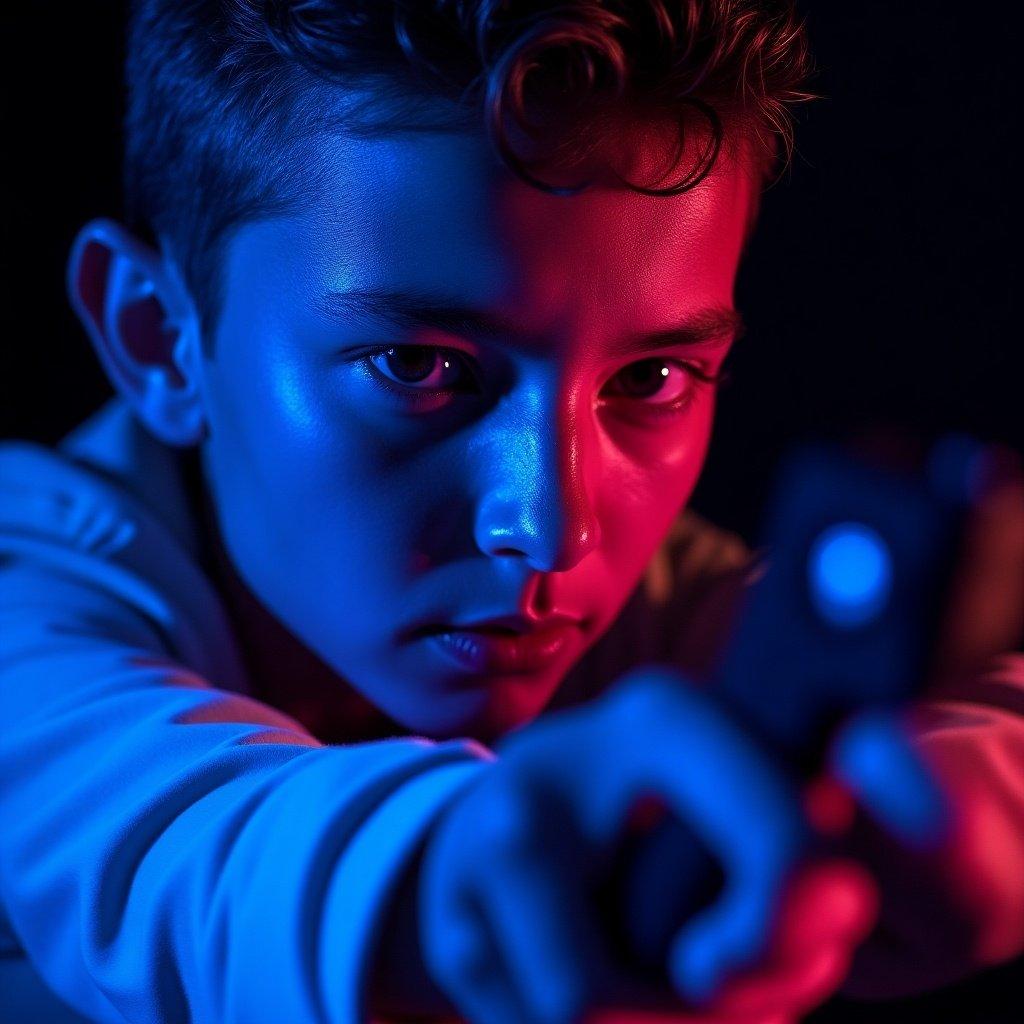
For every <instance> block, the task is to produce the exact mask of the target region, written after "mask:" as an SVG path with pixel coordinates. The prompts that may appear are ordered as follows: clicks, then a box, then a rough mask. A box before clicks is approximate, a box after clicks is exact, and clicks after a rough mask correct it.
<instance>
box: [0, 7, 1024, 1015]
mask: <svg viewBox="0 0 1024 1024" xmlns="http://www.w3.org/2000/svg"><path fill="white" fill-rule="evenodd" d="M1001 7H1002V9H1003V10H1005V9H1006V7H1003V6H1002V5H982V4H978V5H963V4H961V3H959V2H955V0H931V2H928V0H900V2H896V0H861V2H858V3H855V4H851V3H838V2H834V0H818V2H817V3H810V2H808V3H805V4H804V8H805V10H806V12H807V15H808V18H809V21H810V26H811V33H812V39H813V41H814V44H815V51H816V54H817V59H818V63H819V66H820V69H821V70H820V75H819V78H818V83H817V88H818V90H819V91H821V92H823V93H824V94H825V96H826V98H825V99H823V100H821V101H818V102H816V103H814V104H813V105H812V106H810V107H808V108H806V109H805V111H804V112H803V113H802V114H801V115H800V124H799V128H798V151H797V155H796V158H795V160H794V162H793V165H792V167H791V169H790V172H789V173H788V174H787V175H786V176H785V177H784V178H783V180H782V181H780V182H779V184H778V185H777V186H775V187H774V188H773V189H772V190H771V191H770V192H769V193H768V195H767V196H766V200H765V203H764V208H763V215H762V222H761V225H760V229H759V233H758V235H757V237H756V239H755V241H754V243H753V246H752V248H751V251H750V253H749V255H748V258H747V260H746V263H745V265H744V267H743V271H742V274H741V279H740V287H739V300H740V305H741V308H742V309H743V311H744V313H745V315H746V318H747V320H748V321H749V323H750V325H751V330H750V333H749V335H748V336H747V337H746V338H745V339H744V340H743V341H741V342H740V343H739V345H738V346H737V348H736V351H735V353H734V356H733V357H732V359H731V360H730V362H731V367H732V371H733V374H734V381H733V383H732V385H731V386H730V387H728V388H727V389H726V390H725V391H724V392H723V396H722V401H721V406H720V413H719V418H718V422H717V425H716V434H715V440H714V445H713V449H712V453H711V457H710V459H709V462H708V466H707V469H706V471H705V474H704V477H703V479H702V481H701V484H700V487H699V489H698V492H697V495H696V496H695V499H694V503H695V505H696V506H697V507H698V508H699V509H701V510H702V511H704V512H706V513H707V514H709V515H710V516H712V518H714V519H715V520H716V521H718V522H721V523H723V524H725V525H727V526H730V527H732V528H734V529H737V530H739V531H740V532H741V533H743V534H744V535H745V536H747V537H748V539H750V538H751V537H753V535H754V534H755V533H756V523H757V520H758V515H759V512H760V509H761V506H762V502H763V499H764V497H765V493H766V489H767V487H768V486H769V483H770V481H771V478H772V474H773V471H774V469H775V466H776V464H777V460H778V458H779V456H780V454H781V453H782V451H783V450H784V449H785V447H786V445H787V444H788V443H789V442H791V441H792V440H794V439H797V438H801V437H806V436H809V435H814V434H822V433H823V434H829V435H836V434H840V435H841V434H845V433H847V432H849V431H851V430H854V429H857V428H860V427H864V426H866V425H868V424H871V423H874V422H885V423H889V424H895V425H897V426H899V427H900V428H901V429H903V430H906V431H908V432H911V433H913V434H916V435H921V434H925V435H927V434H930V433H932V432H934V431H935V430H938V429H943V428H961V429H967V430H970V431H973V432H975V433H976V434H978V435H980V436H981V437H983V438H987V439H998V440H1002V441H1004V442H1008V443H1010V444H1012V445H1013V446H1014V447H1016V448H1017V449H1018V450H1024V400H1022V398H1021V387H1022V382H1024V358H1022V354H1021V346H1020V342H1019V339H1018V338H1017V331H1016V324H1015V320H1014V317H1013V311H1012V309H1011V303H1012V302H1013V299H1014V285H1015V284H1016V282H1017V281H1018V280H1019V276H1020V274H1019V270H1020V261H1019V250H1018V247H1017V245H1016V239H1015V238H1011V213H1012V212H1015V211H1014V206H1015V203H1014V200H1015V198H1016V191H1017V189H1018V188H1019V183H1018V180H1017V176H1016V171H1017V165H1016V164H1015V163H1014V162H1011V158H1010V156H1009V149H1010V147H1011V145H1012V144H1013V143H1014V142H1015V141H1016V138H1015V134H1016V133H1015V125H1014V123H1013V122H1012V121H1011V118H1012V117H1013V116H1014V114H1015V113H1016V109H1017V89H1016V82H1015V80H1014V77H1013V73H1014V68H1013V63H1014V58H1016V57H1017V56H1018V54H1017V52H1015V49H1014V47H1015V39H1014V32H1013V30H1012V27H1011V26H1009V25H1005V24H1002V23H1001V21H1000V15H999V11H1000V8H1001ZM121 23H122V5H121V4H120V3H115V2H110V0H103V2H95V0H94V2H92V3H88V4H60V5H53V4H41V3H36V4H19V5H17V6H16V7H15V5H8V6H6V7H5V13H4V15H3V25H4V33H5V39H6V41H7V48H6V49H7V57H8V59H7V60H5V61H4V73H5V74H6V75H7V81H6V87H5V119H6V122H7V123H6V129H5V132H4V135H5V137H6V139H7V140H8V141H9V143H13V145H9V146H8V147H7V157H6V161H5V163H6V165H7V170H8V172H9V175H10V178H9V183H8V191H7V196H6V198H7V201H6V202H5V203H4V212H5V222H4V231H5V240H6V241H5V245H4V249H3V282H4V289H5V290H4V301H3V316H4V324H3V328H4V330H3V343H2V346H0V359H2V362H0V436H21V437H29V438H34V439H38V440H43V441H48V442H49V441H54V440H56V439H57V438H58V437H60V435H61V434H63V433H64V432H65V431H66V430H67V429H69V428H70V427H71V426H73V425H74V424H75V423H77V422H78V421H79V420H80V419H81V418H82V417H83V416H84V415H86V414H87V413H88V412H89V411H90V410H91V409H93V408H94V407H95V406H96V405H98V404H99V402H100V401H102V399H103V398H104V397H105V395H106V394H107V393H108V391H107V386H106V384H105V382H104V380H103V377H102V375H101V373H100V371H99V369H98V367H97V366H96V364H95V362H94V359H93V356H92V355H91V353H90V350H89V348H88V346H87V344H86V342H85V339H84V336H83V335H82V333H81V331H80V330H79V328H78V326H77V324H76V322H75V320H74V318H73V317H72V315H71V312H70V310H69V309H68V306H67V303H66V301H65V299H64V286H63V273H64V260H65V257H66V253H67V250H68V246H69V243H70V241H71V239H72V237H73V235H74V233H75V231H76V229H77V227H78V226H79V225H80V224H81V223H82V222H83V221H84V220H86V219H87V218H89V217H91V216H94V215H97V214H109V215H115V216H116V215H117V213H118V211H119V208H120V201H119V188H118V160H119V146H120V139H119V120H120V114H121V106H122V99H121V85H120V62H121V56H122V41H121ZM17 54H22V55H23V56H24V57H28V58H31V59H30V60H26V61H23V62H22V61H19V62H15V61H14V59H13V58H14V56H15V55H17ZM1011 174H1013V175H1014V177H1013V179H1012V180H1011ZM1022 986H1024V979H1022V978H1021V977H1020V974H1019V973H1017V972H1016V969H1015V968H1012V967H1011V968H1008V969H1004V970H1003V971H1000V972H996V973H995V974H994V975H992V976H990V977H988V978H982V979H979V980H978V981H977V982H974V983H970V984H968V985H966V986H961V987H958V988H957V989H955V990H954V991H953V992H948V993H940V994H937V995H936V996H935V997H932V998H928V999H926V1000H923V1001H921V1002H919V1003H916V1004H915V1005H914V1007H913V1008H911V1007H910V1006H903V1007H893V1008H892V1009H891V1012H887V1011H881V1009H880V1008H879V1009H876V1010H872V1011H866V1010H865V1009H864V1008H863V1007H862V1008H857V1009H850V1010H849V1012H848V1015H847V1014H846V1013H841V1012H840V1014H839V1016H832V1015H829V1018H828V1019H829V1020H837V1019H842V1020H844V1021H847V1020H848V1021H863V1020H867V1019H870V1020H872V1021H878V1022H881V1021H883V1020H885V1021H890V1020H891V1021H900V1022H905V1021H909V1020H927V1021H935V1022H938V1021H940V1020H941V1021H956V1022H958V1024H959V1022H968V1021H970V1022H975V1024H995V1022H997V1021H1007V1022H1008V1021H1010V1020H1012V1019H1019V1018H1015V1017H1014V1012H1015V1011H1013V1010H1012V1009H1011V1007H1012V1006H1014V1005H1016V1006H1017V1007H1018V1009H1019V1007H1020V999H1021V998H1022V995H1021V994H1022V992H1024V987H1022ZM836 1010H837V1012H839V1011H840V1008H838V1007H837V1008H836ZM815 1019H817V1015H816V1016H815Z"/></svg>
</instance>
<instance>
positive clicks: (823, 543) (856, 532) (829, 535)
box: [807, 522, 892, 629]
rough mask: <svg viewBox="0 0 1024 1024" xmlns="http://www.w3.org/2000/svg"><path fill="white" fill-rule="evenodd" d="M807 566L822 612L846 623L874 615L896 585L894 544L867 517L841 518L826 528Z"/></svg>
mask: <svg viewBox="0 0 1024 1024" xmlns="http://www.w3.org/2000/svg"><path fill="white" fill-rule="evenodd" d="M807 572H808V582H809V584H810V588H811V598H812V599H813V601H814V605H815V607H816V608H817V610H818V612H819V613H820V614H821V616H822V617H823V618H825V619H826V620H827V621H828V622H830V623H831V624H832V625H834V626H840V627H843V628H846V629H852V628H855V627H857V626H863V625H866V624H867V623H868V622H870V621H871V620H872V619H874V618H875V617H876V616H877V615H878V614H879V613H880V612H881V611H882V609H883V608H884V607H885V603H886V601H887V600H888V597H889V591H890V589H891V587H892V558H891V556H890V554H889V548H888V547H887V545H886V543H885V541H884V540H883V539H882V537H881V536H880V535H879V534H878V532H877V531H875V530H872V529H871V527H869V526H865V525H864V524H863V523H854V522H846V523H836V524H835V525H834V526H830V527H829V528H828V529H827V530H825V531H824V532H823V533H822V534H821V536H820V537H818V539H817V540H816V541H815V542H814V545H813V546H812V547H811V554H810V559H809V562H808V566H807Z"/></svg>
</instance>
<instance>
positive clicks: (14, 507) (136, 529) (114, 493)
mask: <svg viewBox="0 0 1024 1024" xmlns="http://www.w3.org/2000/svg"><path fill="white" fill-rule="evenodd" d="M138 430H141V428H139V427H137V426H134V425H132V423H131V422H130V414H129V413H128V412H127V410H125V409H123V408H120V407H119V405H118V403H110V404H109V405H108V406H105V407H104V408H103V409H101V410H100V412H99V413H97V414H96V416H94V417H92V418H91V419H90V420H87V421H86V423H84V424H83V425H82V426H81V427H79V428H78V429H77V430H76V431H75V432H73V433H72V434H71V435H69V436H68V438H66V439H65V440H64V442H62V443H61V444H60V445H59V446H57V447H55V448H48V447H46V446H44V445H40V444H36V443H33V442H27V441H8V442H4V443H2V444H0V574H2V575H3V576H4V578H5V581H6V584H5V587H4V598H5V604H4V608H5V614H8V615H10V614H18V615H25V614H29V612H30V610H29V609H27V608H26V607H24V602H23V601H20V600H19V596H18V595H19V594H20V593H26V592H28V591H29V590H31V591H32V592H33V593H34V594H36V595H37V598H38V600H37V601H36V602H35V604H34V607H35V608H36V609H37V610H38V613H39V614H42V610H43V609H45V613H46V614H47V615H48V616H50V617H53V616H59V614H60V612H61V609H60V608H59V607H58V605H59V603H60V601H59V595H61V594H68V593H70V592H71V589H70V584H74V586H75V588H76V593H78V595H79V598H80V599H84V597H85V595H91V598H92V600H93V601H94V602H95V604H96V606H97V607H101V606H103V607H106V606H108V605H110V602H115V603H116V604H117V606H119V607H121V608H123V609H125V610H126V611H127V610H130V611H131V612H132V613H135V614H139V615H142V616H143V617H145V618H146V619H147V620H148V621H149V623H150V624H151V625H152V626H154V627H155V628H156V629H157V630H158V631H159V633H160V634H161V635H162V636H163V637H165V638H166V640H167V642H168V643H169V644H170V646H171V647H172V649H173V650H174V653H175V654H177V655H178V656H179V657H180V658H181V660H182V661H183V662H184V663H185V664H187V665H190V666H192V667H196V668H199V669H201V670H204V671H214V672H216V673H217V674H218V677H219V678H223V679H225V680H226V683H225V685H226V686H228V687H229V688H238V687H240V686H241V685H242V683H241V678H242V677H241V671H240V668H239V661H238V657H237V651H236V650H235V649H234V647H233V644H232V643H231V642H230V630H229V628H228V625H227V618H226V614H225V611H224V609H223V607H222V605H221V602H220V598H219V596H218V595H217V594H216V592H215V591H214V588H213V586H212V584H211V583H210V582H209V580H208V579H207V578H206V576H205V574H204V573H203V571H202V569H201V567H200V565H199V563H198V561H197V559H196V557H195V551H194V547H193V545H192V543H191V542H190V541H191V538H190V535H189V532H188V531H189V529H190V527H189V524H188V522H187V520H184V519H182V518H180V517H178V516H177V514H176V510H177V509H180V508H184V507H186V505H187V502H186V501H185V499H184V497H183V495H181V494H180V493H176V492H175V490H174V488H175V487H178V488H180V484H176V483H175V478H174V473H173V464H174V463H173V453H171V452H169V451H166V452H164V453H161V452H159V451H158V450H156V448H157V446H158V442H156V441H155V440H150V441H148V442H147V441H146V440H145V439H142V438H140V437H139V436H138V434H137V431H138ZM46 594H51V595H52V600H50V601H44V600H43V599H42V598H43V597H44V596H45V595H46ZM110 606H111V607H113V606H112V605H110ZM32 614H36V612H32ZM232 682H234V686H233V687H232Z"/></svg>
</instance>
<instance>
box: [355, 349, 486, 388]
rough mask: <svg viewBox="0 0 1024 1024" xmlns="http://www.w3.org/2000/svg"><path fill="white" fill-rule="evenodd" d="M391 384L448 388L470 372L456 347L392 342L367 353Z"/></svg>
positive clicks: (367, 357) (455, 386) (368, 358)
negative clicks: (395, 343) (447, 347)
mask: <svg viewBox="0 0 1024 1024" xmlns="http://www.w3.org/2000/svg"><path fill="white" fill-rule="evenodd" d="M365 358H366V359H367V361H368V362H369V363H370V364H371V365H372V366H373V368H374V370H375V371H376V372H377V373H378V374H380V376H381V377H383V378H384V380H385V381H386V382H388V383H389V384H394V385H398V386H399V387H400V388H405V389H407V390H409V391H422V392H425V393H430V392H448V391H452V390H458V387H457V385H458V384H459V383H460V381H461V380H462V379H463V378H464V377H466V376H468V372H467V370H466V366H465V363H464V362H463V360H462V358H461V357H460V356H459V355H458V353H456V352H455V351H454V350H453V349H446V348H437V347H435V346H431V345H391V346H389V347H387V348H381V349H378V350H377V351H376V352H372V353H370V354H369V355H367V356H366V357H365Z"/></svg>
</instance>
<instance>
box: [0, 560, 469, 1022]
mask: <svg viewBox="0 0 1024 1024" xmlns="http://www.w3.org/2000/svg"><path fill="white" fill-rule="evenodd" d="M0 638H2V640H0V648H2V660H0V721H2V722H3V729H2V735H0V779H2V784H0V868H2V870H0V886H2V889H0V899H2V903H3V908H4V910H5V912H6V914H7V916H8V918H9V921H10V925H11V928H12V930H13V931H14V933H15V934H16V935H17V937H18V939H19V940H20V943H21V944H22V946H23V947H24V949H25V951H26V953H27V955H28V956H29V957H30V958H31V960H32V962H33V964H34V965H35V968H36V970H37V971H38V972H39V973H40V974H41V975H42V977H43V978H44V979H45V981H46V982H47V983H48V984H49V985H50V987H51V988H53V989H54V990H55V991H56V992H57V993H58V994H59V995H60V996H61V997H62V998H63V999H64V1000H66V1001H67V1002H68V1003H70V1004H71V1005H72V1006H73V1007H75V1008H76V1009H77V1010H79V1011H80V1012H82V1013H84V1014H85V1015H87V1016H89V1017H90V1018H92V1019H95V1020H97V1021H110V1022H118V1024H122V1022H124V1021H129V1022H131V1021H138V1022H148V1021H155V1020H159V1021H163V1022H166V1024H173V1022H175V1021H187V1020H216V1021H222V1022H224V1024H230V1022H244V1024H259V1022H260V1021H267V1022H273V1024H279V1022H280V1021H289V1022H293V1024H303V1022H307V1021H308V1022H314V1021H316V1022H321V1021H324V1022H353V1024H354V1022H355V1021H357V1020H361V1019H363V1016H362V1006H361V1003H362V1001H363V999H364V995H363V987H364V973H365V972H366V970H367V964H366V963H365V956H366V950H367V949H368V948H369V946H370V945H371V938H372V936H373V935H374V932H375V930H376V929H377V928H378V927H379V924H380V918H381V916H382V910H381V908H382V907H383V905H384V903H385V902H386V899H387V896H388V893H389V890H390V887H391V886H392V885H393V884H394V883H395V882H396V880H397V879H398V877H399V876H400V873H401V869H402V867H403V865H404V863H405V861H406V860H407V859H408V858H409V857H410V856H412V855H413V854H414V852H415V850H416V848H417V845H418V843H419V841H420V837H421V836H422V834H423V833H424V832H425V830H426V828H427V826H428V825H429V823H430V821H431V820H432V819H433V818H434V817H435V816H436V814H437V813H438V812H439V810H440V808H441V807H442V806H444V805H445V803H446V802H447V801H448V800H449V799H450V798H451V797H452V796H453V795H454V794H455V793H456V792H457V791H459V790H460V789H461V788H462V787H463V786H464V785H465V784H466V783H467V782H468V780H469V779H470V777H472V776H473V775H475V773H476V772H477V771H478V770H479V769H480V768H481V767H482V766H483V765H484V764H485V763H486V760H487V752H486V751H485V750H484V749H483V748H481V747H478V746H476V745H475V744H472V743H470V742H462V741H452V742H447V743H439V744H434V743H430V742H428V741H426V740H420V739H415V738H401V739H394V740H385V741H380V742H374V743H366V744H358V745H353V746H350V747H325V746H322V745H321V744H320V743H319V742H318V741H317V740H316V739H315V738H314V737H313V736H311V735H310V734H309V733H308V732H306V731H305V730H304V729H303V728H302V727H301V726H299V725H298V723H296V722H295V721H293V720H292V719H290V718H288V717H287V716H284V715H282V714H280V713H278V712H276V711H274V710H273V709H272V708H270V707H268V706H266V705H263V704H261V703H258V702H256V701H253V700H251V699H248V698H246V697H244V696H242V695H239V694H236V693H230V692H227V691H225V690H219V689H216V688H215V687H214V686H213V685H212V682H211V681H210V680H207V679H204V678H202V677H201V676H200V675H198V674H197V673H196V672H194V671H192V670H190V669H189V668H187V667H185V666H184V665H182V664H181V663H180V662H179V661H178V660H177V658H176V657H175V655H174V653H173V650H172V649H171V648H172V645H171V644H169V642H168V637H167V636H166V635H164V634H163V632H162V630H161V629H159V628H157V626H156V625H155V624H154V622H153V621H152V619H151V618H149V617H147V615H146V614H144V613H143V612H142V611H140V610H139V609H138V608H135V607H132V605H131V603H130V602H129V601H127V600H126V599H125V598H124V597H118V596H113V595H111V594H110V593H107V592H105V591H104V590H103V589H102V588H100V587H99V586H97V585H96V584H95V583H92V582H89V581H87V580H84V579H82V578H75V576H74V575H65V574H61V573H59V572H56V571H54V570H52V569H49V568H46V567H43V566H39V565H33V564H31V563H30V562H28V561H26V560H14V561H12V562H10V563H8V564H7V565H6V566H5V567H4V568H2V569H0Z"/></svg>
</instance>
